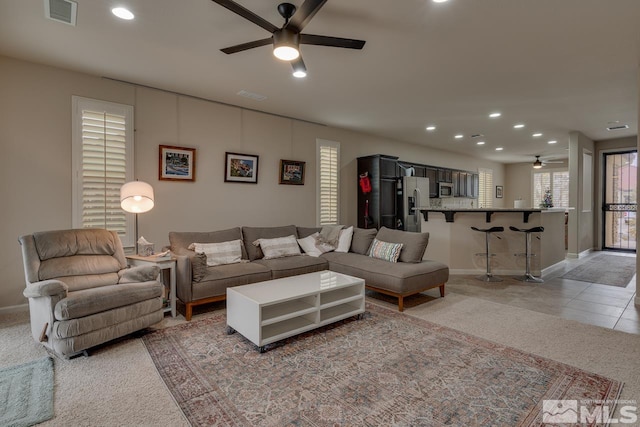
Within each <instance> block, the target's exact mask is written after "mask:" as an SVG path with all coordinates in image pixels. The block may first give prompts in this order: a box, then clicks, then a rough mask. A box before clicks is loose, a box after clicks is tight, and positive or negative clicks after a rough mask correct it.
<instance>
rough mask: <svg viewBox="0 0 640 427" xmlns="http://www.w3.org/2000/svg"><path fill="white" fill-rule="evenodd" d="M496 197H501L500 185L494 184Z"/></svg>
mask: <svg viewBox="0 0 640 427" xmlns="http://www.w3.org/2000/svg"><path fill="white" fill-rule="evenodd" d="M496 199H502V185H496Z"/></svg>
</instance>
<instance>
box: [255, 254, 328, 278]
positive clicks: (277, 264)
mask: <svg viewBox="0 0 640 427" xmlns="http://www.w3.org/2000/svg"><path fill="white" fill-rule="evenodd" d="M255 263H256V264H261V265H264V266H265V267H266V268H268V269H270V270H271V278H272V279H279V278H281V277H289V276H296V275H298V274H306V273H313V272H315V271H322V270H326V269H328V268H329V263H328V262H327V261H326V260H325V259H323V258H319V257H311V256H306V255H300V256H290V257H286V258H276V259H259V260H257V261H255Z"/></svg>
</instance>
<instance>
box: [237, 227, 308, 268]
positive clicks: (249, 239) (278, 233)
mask: <svg viewBox="0 0 640 427" xmlns="http://www.w3.org/2000/svg"><path fill="white" fill-rule="evenodd" d="M291 235H294V236H296V238H297V236H298V231H297V230H296V226H295V225H286V226H283V227H242V237H243V241H244V247H245V249H246V250H247V255H248V256H249V260H251V261H254V260H256V259H260V258H262V257H263V256H264V254H263V253H262V250H261V249H260V248H259V247H257V246H254V245H253V242H255V241H256V240H258V239H274V238H276V237H286V236H291Z"/></svg>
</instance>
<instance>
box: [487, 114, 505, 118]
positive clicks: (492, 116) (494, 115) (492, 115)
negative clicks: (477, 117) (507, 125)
mask: <svg viewBox="0 0 640 427" xmlns="http://www.w3.org/2000/svg"><path fill="white" fill-rule="evenodd" d="M501 115H502V113H491V114H489V117H491V118H492V119H495V118H497V117H500V116H501Z"/></svg>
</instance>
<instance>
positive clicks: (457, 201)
mask: <svg viewBox="0 0 640 427" xmlns="http://www.w3.org/2000/svg"><path fill="white" fill-rule="evenodd" d="M429 202H430V204H431V207H432V208H446V209H453V208H464V209H472V208H477V207H478V199H470V198H468V197H446V198H444V199H438V198H433V199H429Z"/></svg>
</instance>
